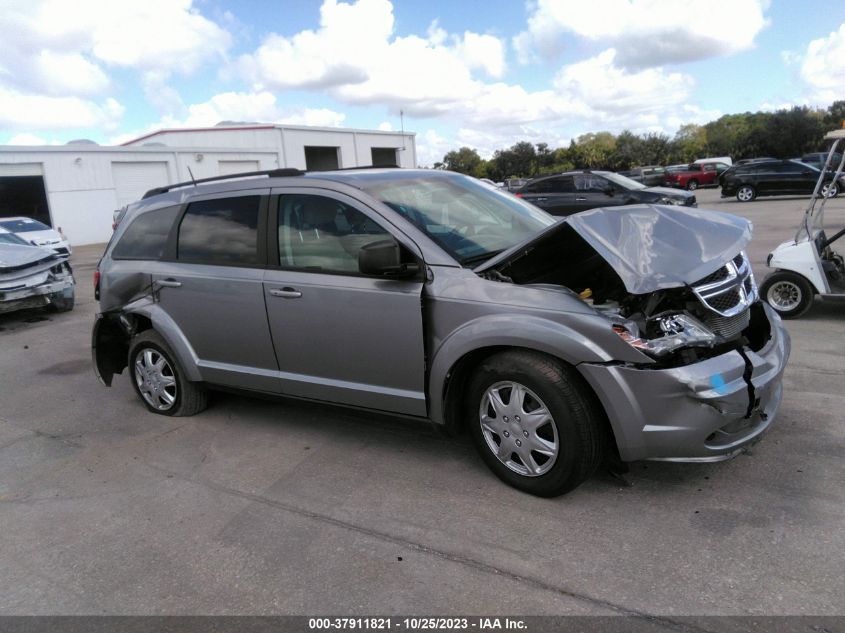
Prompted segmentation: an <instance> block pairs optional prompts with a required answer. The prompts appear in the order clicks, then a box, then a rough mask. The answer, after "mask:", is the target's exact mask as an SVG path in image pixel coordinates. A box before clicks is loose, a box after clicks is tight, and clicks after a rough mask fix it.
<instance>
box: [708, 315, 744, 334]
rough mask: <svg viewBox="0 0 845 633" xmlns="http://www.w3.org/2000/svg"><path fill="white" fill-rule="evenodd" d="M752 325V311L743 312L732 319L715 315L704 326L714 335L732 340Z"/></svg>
mask: <svg viewBox="0 0 845 633" xmlns="http://www.w3.org/2000/svg"><path fill="white" fill-rule="evenodd" d="M750 323H751V311H750V310H743V311H742V312H740V313H739V314H737V315H736V316H732V317H721V316H715V315H714V316H710V317H707V318H706V319H704V325H706V326H707V328H708V329H709V330H710V331H711V332H713V334H716V335H718V336H722V337H724V338H726V339H732V338H734V337H735V336H739V334H740V333H741V332H742V331H743V330H744V329H745V328H747V327H748V325H749V324H750Z"/></svg>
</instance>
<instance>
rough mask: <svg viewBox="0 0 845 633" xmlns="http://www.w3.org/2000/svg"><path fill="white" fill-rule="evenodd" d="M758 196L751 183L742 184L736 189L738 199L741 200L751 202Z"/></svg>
mask: <svg viewBox="0 0 845 633" xmlns="http://www.w3.org/2000/svg"><path fill="white" fill-rule="evenodd" d="M756 197H757V190H756V189H755V188H754V187H752V186H751V185H740V187H739V189H737V190H736V199H737V200H739V201H740V202H751V201H752V200H754V199H755V198H756Z"/></svg>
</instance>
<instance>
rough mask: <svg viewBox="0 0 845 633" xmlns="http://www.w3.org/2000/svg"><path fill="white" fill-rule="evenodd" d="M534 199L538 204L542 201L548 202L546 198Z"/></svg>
mask: <svg viewBox="0 0 845 633" xmlns="http://www.w3.org/2000/svg"><path fill="white" fill-rule="evenodd" d="M534 199H535V200H537V201H538V202H540V201H543V200H548V198H534Z"/></svg>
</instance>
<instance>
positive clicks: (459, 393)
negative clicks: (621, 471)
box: [441, 345, 619, 459]
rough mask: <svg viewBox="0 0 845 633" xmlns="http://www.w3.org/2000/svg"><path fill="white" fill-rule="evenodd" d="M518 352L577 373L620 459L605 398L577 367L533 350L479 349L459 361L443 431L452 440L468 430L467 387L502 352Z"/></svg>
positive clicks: (448, 387) (446, 389)
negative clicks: (604, 402)
mask: <svg viewBox="0 0 845 633" xmlns="http://www.w3.org/2000/svg"><path fill="white" fill-rule="evenodd" d="M514 350H519V351H526V352H532V353H534V354H537V355H539V356H544V357H546V358H548V359H550V360H552V361H553V362H555V363H557V364H560V365H563V366H566V367H568V368H570V369H573V370H574V371H572V372H571V373H570V375H571V376H572V377H573V378H574V379H575V380H577V381H578V383H579V385H580V387H581V389H582V392H583V393H584V395H585V396H586V397H587V398H588V399H590V400H592V401H593V403H594V404H595V406H596V410H597V411H599V412H600V413H601V420H602V424H603V425H604V429H605V432H606V437H607V438H608V439H609V441H610V443H611V445H612V448H613V450H614V451H615V453H616V457H617V459H618V455H619V444H618V440H617V433H616V429H614V427H613V424H612V423H611V421H610V416H609V415H608V412H607V409H606V408H605V406H604V404H603V403H602V401H601V398H600V397H599V395H598V393H597V392H596V390H595V389H594V388H593V386H592V385H591V384H590V382H589V381H588V380H587V379H586V378H585V377H584V375H583V374H582V373H581V372H580V371H578V369H577V367H576V366H574V365H572V364H571V363H569V362H567V361H566V360H564V359H562V358H561V357H560V356H556V355H554V354H549V353H547V352H544V351H541V350H538V349H536V348H533V347H520V346H512V345H493V346H490V347H482V348H478V349H475V350H473V351H471V352H468V353H466V354H465V355H464V356H462V357H461V358H459V359H458V360H457V361H456V362H455V364H454V365H453V367H451V368H450V373H449V376H448V378H447V381H446V384H445V385H444V386H443V399H442V410H443V420H442V422H441V424H442V425H443V430H444V431H445V432H446V434H447V435H451V436H454V435H458V434H460V433H461V432H462V431H463V430H464V429H465V428H466V424H467V420H466V419H464V416H463V410H464V397H465V393H466V386H467V384H468V383H469V381H470V379H471V378H472V375H473V372H474V371H475V370H476V369H477V368H478V367H479V366H481V364H482V363H484V362H485V361H486V360H487V359H488V358H491V357H492V356H495V355H496V354H499V353H501V352H506V351H514Z"/></svg>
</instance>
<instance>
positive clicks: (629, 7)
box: [513, 0, 769, 68]
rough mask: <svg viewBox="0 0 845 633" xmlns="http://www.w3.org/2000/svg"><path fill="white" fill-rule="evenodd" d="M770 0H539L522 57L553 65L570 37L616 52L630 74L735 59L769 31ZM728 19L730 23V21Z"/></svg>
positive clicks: (518, 44) (518, 41)
mask: <svg viewBox="0 0 845 633" xmlns="http://www.w3.org/2000/svg"><path fill="white" fill-rule="evenodd" d="M768 6H769V1H768V0H707V2H706V3H705V5H702V4H701V2H700V1H699V0H590V1H589V2H583V1H582V0H537V2H536V3H532V5H531V8H530V15H529V18H528V29H527V30H526V31H524V32H522V33H520V34H519V35H517V36H516V37H515V38H514V39H513V46H514V49H515V50H516V52H517V57H518V59H519V60H520V61H522V62H528V61H531V59H532V58H533V57H535V55H536V54H539V56H540V57H543V58H546V59H550V58H553V57H554V56H555V55H556V54H558V53H559V52H560V51H561V50H562V49H563V47H564V46H565V41H564V36H565V35H567V34H571V35H575V36H577V37H580V38H583V39H586V40H589V41H594V42H601V43H603V44H606V45H611V46H613V47H614V48H615V49H616V50H617V52H618V58H617V61H618V63H619V64H620V65H621V66H622V67H625V68H647V67H651V66H660V65H664V64H668V63H680V62H688V61H694V60H700V59H707V58H710V57H719V56H724V55H731V54H734V53H737V52H739V51H743V50H746V49H748V48H751V47H752V46H753V45H754V38H755V37H756V36H757V34H758V33H759V32H760V31H761V30H762V29H763V28H764V27H765V26H766V25H767V19H766V17H765V15H764V13H765V11H766V9H768ZM726 16H729V17H726Z"/></svg>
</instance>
